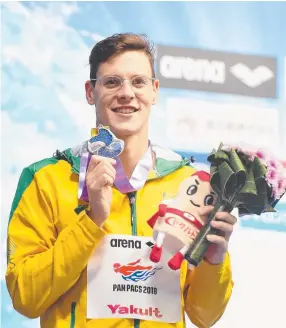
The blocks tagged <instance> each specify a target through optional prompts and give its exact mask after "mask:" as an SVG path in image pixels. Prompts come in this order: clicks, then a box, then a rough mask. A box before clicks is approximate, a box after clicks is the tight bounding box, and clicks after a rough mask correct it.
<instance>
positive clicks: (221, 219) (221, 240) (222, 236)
mask: <svg viewBox="0 0 286 328" xmlns="http://www.w3.org/2000/svg"><path fill="white" fill-rule="evenodd" d="M236 222H237V218H236V217H235V216H233V215H232V214H230V213H228V212H217V214H216V217H215V219H214V220H213V221H212V222H211V226H212V227H213V228H215V229H218V230H219V235H218V236H217V235H212V234H210V235H208V236H207V240H208V241H210V242H211V245H210V246H209V248H208V250H207V252H206V255H205V259H206V260H207V262H209V263H211V264H220V263H222V262H223V261H224V258H225V255H226V253H227V251H228V243H229V239H230V237H231V234H232V232H233V227H234V225H235V223H236Z"/></svg>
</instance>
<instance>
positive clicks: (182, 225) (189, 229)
mask: <svg viewBox="0 0 286 328" xmlns="http://www.w3.org/2000/svg"><path fill="white" fill-rule="evenodd" d="M165 222H166V223H167V224H169V225H170V226H172V227H174V228H177V229H180V230H182V231H183V232H184V233H185V234H187V235H188V236H189V237H190V238H191V239H195V238H196V236H197V235H198V230H196V229H195V228H192V227H190V226H189V225H188V224H186V223H185V222H179V221H178V220H177V219H176V218H174V217H168V218H167V219H166V220H165Z"/></svg>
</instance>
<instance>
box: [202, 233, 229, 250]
mask: <svg viewBox="0 0 286 328" xmlns="http://www.w3.org/2000/svg"><path fill="white" fill-rule="evenodd" d="M206 238H207V240H208V241H209V242H211V243H213V244H216V245H219V246H221V247H222V248H223V249H224V250H227V248H228V242H227V240H226V239H225V238H224V237H222V236H217V235H207V237H206Z"/></svg>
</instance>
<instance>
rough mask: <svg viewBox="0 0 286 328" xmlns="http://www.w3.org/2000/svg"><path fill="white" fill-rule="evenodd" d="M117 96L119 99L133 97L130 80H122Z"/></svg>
mask: <svg viewBox="0 0 286 328" xmlns="http://www.w3.org/2000/svg"><path fill="white" fill-rule="evenodd" d="M117 96H118V97H119V98H120V99H130V98H134V97H135V93H134V89H133V87H132V85H131V82H130V81H128V80H124V81H123V83H122V86H121V87H120V89H119V91H118V93H117Z"/></svg>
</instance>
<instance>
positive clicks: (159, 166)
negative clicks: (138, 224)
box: [55, 141, 190, 181]
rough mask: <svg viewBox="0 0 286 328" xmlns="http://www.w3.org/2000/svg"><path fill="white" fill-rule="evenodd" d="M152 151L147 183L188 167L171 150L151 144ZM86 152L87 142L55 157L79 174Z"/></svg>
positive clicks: (58, 153) (186, 162)
mask: <svg viewBox="0 0 286 328" xmlns="http://www.w3.org/2000/svg"><path fill="white" fill-rule="evenodd" d="M151 148H152V151H153V152H154V153H155V155H156V163H155V168H154V169H153V170H151V171H150V173H149V175H148V178H147V181H150V180H154V179H158V178H160V177H163V176H166V175H168V174H170V173H172V172H175V171H177V170H178V169H180V168H181V167H183V166H187V165H190V161H189V159H188V158H186V157H182V156H181V155H179V154H178V153H175V152H174V151H172V150H169V149H166V148H163V147H161V146H159V145H156V144H153V143H152V142H151ZM86 150H87V141H85V142H83V143H81V144H80V145H78V146H75V147H73V148H68V149H66V150H65V151H63V152H60V151H57V153H56V155H55V157H56V158H58V159H64V160H66V161H67V162H69V163H70V164H71V166H72V172H73V173H75V174H79V168H80V156H81V154H82V153H83V152H85V151H86Z"/></svg>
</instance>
